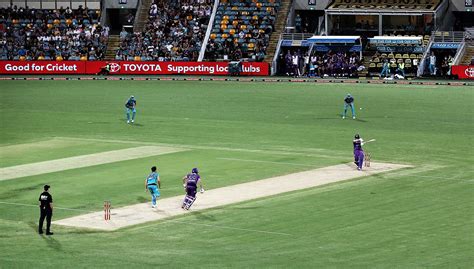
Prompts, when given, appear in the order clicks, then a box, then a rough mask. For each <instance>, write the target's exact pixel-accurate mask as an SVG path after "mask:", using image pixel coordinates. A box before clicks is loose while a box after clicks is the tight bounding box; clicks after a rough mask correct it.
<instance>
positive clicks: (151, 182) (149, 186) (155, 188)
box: [145, 166, 161, 208]
mask: <svg viewBox="0 0 474 269" xmlns="http://www.w3.org/2000/svg"><path fill="white" fill-rule="evenodd" d="M159 188H161V181H160V174H158V172H156V166H153V167H152V168H151V173H150V174H149V175H148V177H147V178H146V179H145V192H148V191H149V192H150V194H151V207H152V208H155V207H156V198H157V197H160V189H159Z"/></svg>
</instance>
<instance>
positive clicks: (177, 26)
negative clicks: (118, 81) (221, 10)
mask: <svg viewBox="0 0 474 269" xmlns="http://www.w3.org/2000/svg"><path fill="white" fill-rule="evenodd" d="M212 5H213V1H212V0H178V1H172V0H168V1H167V0H154V2H153V3H152V5H151V7H150V9H149V19H148V22H147V24H146V25H145V29H144V30H143V31H142V32H136V33H128V32H127V31H125V30H122V32H121V33H120V47H119V49H118V50H117V51H116V55H115V59H116V60H142V61H196V60H197V59H198V57H199V52H200V50H201V46H202V42H203V40H204V37H205V34H206V29H207V25H208V23H209V18H210V16H211V13H212Z"/></svg>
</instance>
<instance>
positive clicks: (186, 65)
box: [0, 61, 269, 76]
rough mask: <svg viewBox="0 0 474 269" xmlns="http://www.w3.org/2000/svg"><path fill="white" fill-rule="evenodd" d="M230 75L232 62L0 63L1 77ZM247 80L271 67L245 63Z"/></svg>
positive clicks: (242, 70)
mask: <svg viewBox="0 0 474 269" xmlns="http://www.w3.org/2000/svg"><path fill="white" fill-rule="evenodd" d="M107 64H109V65H110V74H117V75H229V68H228V65H229V63H228V62H122V61H110V62H106V61H87V62H86V61H60V62H55V61H0V74H97V73H98V72H99V71H100V70H101V68H103V67H104V66H106V65H107ZM240 74H241V75H244V76H267V75H268V74H269V66H268V64H267V63H260V62H243V63H242V69H241V72H240Z"/></svg>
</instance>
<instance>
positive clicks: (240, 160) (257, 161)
mask: <svg viewBox="0 0 474 269" xmlns="http://www.w3.org/2000/svg"><path fill="white" fill-rule="evenodd" d="M216 159H217V160H226V161H239V162H252V163H273V164H286V165H296V166H306V167H314V165H311V164H302V163H288V162H274V161H262V160H250V159H238V158H216Z"/></svg>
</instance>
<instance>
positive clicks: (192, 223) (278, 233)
mask: <svg viewBox="0 0 474 269" xmlns="http://www.w3.org/2000/svg"><path fill="white" fill-rule="evenodd" d="M170 223H179V224H186V225H191V226H204V227H210V228H218V229H228V230H236V231H243V232H253V233H263V234H276V235H286V236H292V235H291V234H288V233H281V232H271V231H265V230H254V229H246V228H237V227H231V226H224V225H215V224H205V223H198V222H195V221H193V222H186V221H179V220H167V221H165V222H161V223H156V224H153V225H146V226H140V227H137V228H135V229H131V230H132V231H137V230H143V229H148V228H150V227H155V226H158V225H161V224H170Z"/></svg>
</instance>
